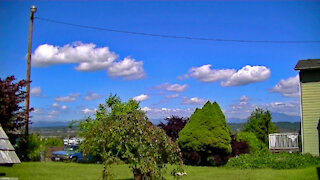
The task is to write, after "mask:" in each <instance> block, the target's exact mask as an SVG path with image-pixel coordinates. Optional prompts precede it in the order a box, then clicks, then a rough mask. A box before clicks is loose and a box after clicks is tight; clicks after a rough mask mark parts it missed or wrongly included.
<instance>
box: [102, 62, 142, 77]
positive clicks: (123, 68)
mask: <svg viewBox="0 0 320 180" xmlns="http://www.w3.org/2000/svg"><path fill="white" fill-rule="evenodd" d="M142 65H143V62H142V61H136V60H135V59H132V58H129V57H126V58H124V60H122V61H119V62H114V63H112V65H111V66H109V67H108V68H107V72H108V74H109V75H110V76H111V77H123V79H127V80H133V79H141V78H143V77H145V72H144V70H143V67H142Z"/></svg>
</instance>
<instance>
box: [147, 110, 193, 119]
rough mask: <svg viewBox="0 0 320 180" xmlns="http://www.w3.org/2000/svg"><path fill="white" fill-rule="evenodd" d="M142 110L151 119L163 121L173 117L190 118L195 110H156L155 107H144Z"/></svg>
mask: <svg viewBox="0 0 320 180" xmlns="http://www.w3.org/2000/svg"><path fill="white" fill-rule="evenodd" d="M141 110H143V111H145V112H146V113H147V115H148V117H149V118H150V119H162V118H166V117H169V116H172V115H177V116H183V117H188V116H190V115H191V114H192V113H193V112H194V109H193V108H188V109H179V108H173V109H171V108H164V107H163V108H154V107H143V108H141Z"/></svg>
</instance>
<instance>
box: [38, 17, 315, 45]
mask: <svg viewBox="0 0 320 180" xmlns="http://www.w3.org/2000/svg"><path fill="white" fill-rule="evenodd" d="M35 19H38V20H41V21H46V22H51V23H56V24H63V25H68V26H74V27H80V28H86V29H94V30H99V31H108V32H116V33H124V34H133V35H142V36H152V37H161V38H171V39H186V40H200V41H216V42H235V43H278V44H279V43H282V44H297V43H299V44H302V43H320V41H308V40H302V41H280V40H270V41H269V40H238V39H219V38H202V37H191V36H176V35H167V34H153V33H144V32H135V31H124V30H117V29H109V28H102V27H95V26H88V25H81V24H74V23H68V22H63V21H57V20H54V19H48V18H42V17H35Z"/></svg>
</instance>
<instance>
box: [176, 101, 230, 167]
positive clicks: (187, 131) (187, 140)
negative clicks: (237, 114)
mask: <svg viewBox="0 0 320 180" xmlns="http://www.w3.org/2000/svg"><path fill="white" fill-rule="evenodd" d="M230 133H231V132H230V130H229V128H228V126H227V122H226V120H225V116H224V114H223V113H222V111H221V109H220V107H219V105H218V104H217V103H216V102H214V103H212V104H211V103H210V101H208V102H207V103H206V104H205V105H204V106H203V107H202V109H196V110H195V112H194V113H193V114H192V115H191V117H190V120H189V121H188V122H187V124H186V126H185V127H184V128H183V129H182V130H181V131H180V132H179V139H178V144H179V146H180V147H181V149H182V150H183V151H188V152H192V151H196V152H197V153H198V154H199V155H200V156H201V164H209V161H208V158H210V157H213V156H216V155H221V156H225V155H228V154H230V153H231V146H230V141H231V138H230Z"/></svg>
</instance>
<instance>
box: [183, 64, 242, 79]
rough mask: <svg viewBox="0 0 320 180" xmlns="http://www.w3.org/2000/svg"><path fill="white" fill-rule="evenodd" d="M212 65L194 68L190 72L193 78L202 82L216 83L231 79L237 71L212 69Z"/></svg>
mask: <svg viewBox="0 0 320 180" xmlns="http://www.w3.org/2000/svg"><path fill="white" fill-rule="evenodd" d="M210 67H211V64H207V65H203V66H200V67H192V68H191V69H190V70H189V74H190V76H191V77H193V78H195V79H196V80H198V81H201V82H215V81H219V80H222V79H227V78H229V77H231V76H232V75H233V74H234V73H235V72H236V70H234V69H210Z"/></svg>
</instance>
